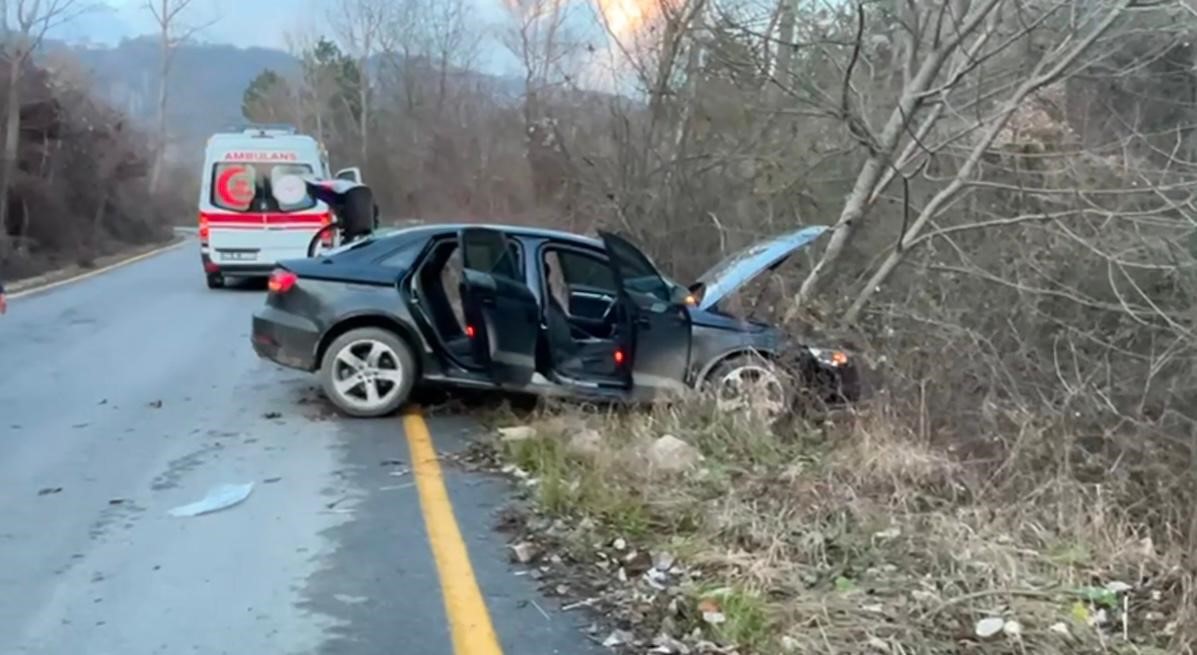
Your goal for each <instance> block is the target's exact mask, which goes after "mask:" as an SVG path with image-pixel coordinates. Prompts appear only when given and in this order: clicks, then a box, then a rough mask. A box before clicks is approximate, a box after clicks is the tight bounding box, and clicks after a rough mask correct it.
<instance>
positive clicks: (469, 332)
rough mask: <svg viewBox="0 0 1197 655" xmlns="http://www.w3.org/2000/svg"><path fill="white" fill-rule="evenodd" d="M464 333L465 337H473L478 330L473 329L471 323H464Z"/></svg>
mask: <svg viewBox="0 0 1197 655" xmlns="http://www.w3.org/2000/svg"><path fill="white" fill-rule="evenodd" d="M465 333H466V337H467V338H470V339H473V338H474V337H475V336H476V335H477V334H478V331H477V330H475V329H474V326H473V325H466V329H465Z"/></svg>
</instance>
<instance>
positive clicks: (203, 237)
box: [199, 214, 211, 246]
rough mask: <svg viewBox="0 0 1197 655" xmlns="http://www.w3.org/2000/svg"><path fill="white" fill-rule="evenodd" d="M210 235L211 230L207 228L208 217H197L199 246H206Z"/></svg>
mask: <svg viewBox="0 0 1197 655" xmlns="http://www.w3.org/2000/svg"><path fill="white" fill-rule="evenodd" d="M210 233H211V228H210V227H209V226H208V217H207V216H205V215H203V214H200V215H199V240H200V245H204V246H206V245H208V236H209V234H210Z"/></svg>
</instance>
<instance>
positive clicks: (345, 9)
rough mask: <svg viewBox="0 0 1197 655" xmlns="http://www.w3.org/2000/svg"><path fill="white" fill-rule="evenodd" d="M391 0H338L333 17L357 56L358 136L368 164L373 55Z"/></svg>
mask: <svg viewBox="0 0 1197 655" xmlns="http://www.w3.org/2000/svg"><path fill="white" fill-rule="evenodd" d="M391 5H392V2H391V1H390V0H337V4H336V6H335V7H334V9H333V11H332V12H331V13H330V16H329V18H330V20H331V22H332V25H333V28H334V29H335V30H336V31H337V34H338V36H339V37H340V38H341V40H342V41H343V42H344V44H345V46H346V48H347V49H348V50H349V51H350V53H351V54H353V55H354V56H355V57H356V58H357V62H358V75H359V76H360V77H361V80H360V83H359V84H358V94H359V98H358V103H359V105H360V107H359V112H360V113H359V115H358V138H359V140H360V147H361V150H360V151H359V155H360V156H361V162H360V165H361V166H369V154H370V153H369V145H370V80H371V77H372V76H371V74H370V69H371V66H372V64H373V61H372V60H373V57H374V55H376V54H378V52H380V51H381V49H382V45H383V44H382V41H383V31H384V30H385V29H386V27H387V26H388V24H389V22H390V21H389V15H390V13H391V11H392V9H391Z"/></svg>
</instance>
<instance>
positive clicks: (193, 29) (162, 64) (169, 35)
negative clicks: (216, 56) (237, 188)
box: [145, 0, 218, 193]
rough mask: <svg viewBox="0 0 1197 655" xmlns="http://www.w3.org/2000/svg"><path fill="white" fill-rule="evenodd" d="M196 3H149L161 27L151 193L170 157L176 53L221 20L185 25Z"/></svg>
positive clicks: (180, 0)
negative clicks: (169, 109)
mask: <svg viewBox="0 0 1197 655" xmlns="http://www.w3.org/2000/svg"><path fill="white" fill-rule="evenodd" d="M194 1H195V0H146V3H145V7H146V9H148V10H149V12H150V14H151V15H152V16H153V17H154V23H155V24H156V25H157V27H158V57H159V59H158V102H157V124H156V131H155V138H156V139H157V142H156V143H155V146H154V165H153V168H152V170H151V173H150V193H157V191H158V184H159V182H160V180H161V178H162V167H163V165H164V163H165V158H166V142H167V134H166V109H167V103H168V101H169V95H170V93H169V91H170V73H171V67H172V66H173V64H174V55H175V50H176V48H178V46H179V44H181V43H184V42H186V41H187V40H188V39H190V38H191V37H192V36H194V35H195V34H196V33H198V32H199V31H201V30H203V29H205V28H207V27H209V26H211V25H213V24H215V23H216V21H217V20H218V19H212V20H209V21H206V22H204V23H200V24H195V25H185V24H183V22H182V19H183V12H185V11H187V9H188V8H190V7H191V6H192V4H193V3H194Z"/></svg>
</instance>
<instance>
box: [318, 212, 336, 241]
mask: <svg viewBox="0 0 1197 655" xmlns="http://www.w3.org/2000/svg"><path fill="white" fill-rule="evenodd" d="M331 223H332V214H325V215H323V216H321V217H320V229H322V230H323V229H324V228H326V227H328V226H329V224H331ZM333 232H335V230H325V231H324V234H323V235H322V236H321V237H320V241H321V243H323V244H324V246H325V247H327V248H331V247H332V245H333Z"/></svg>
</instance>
